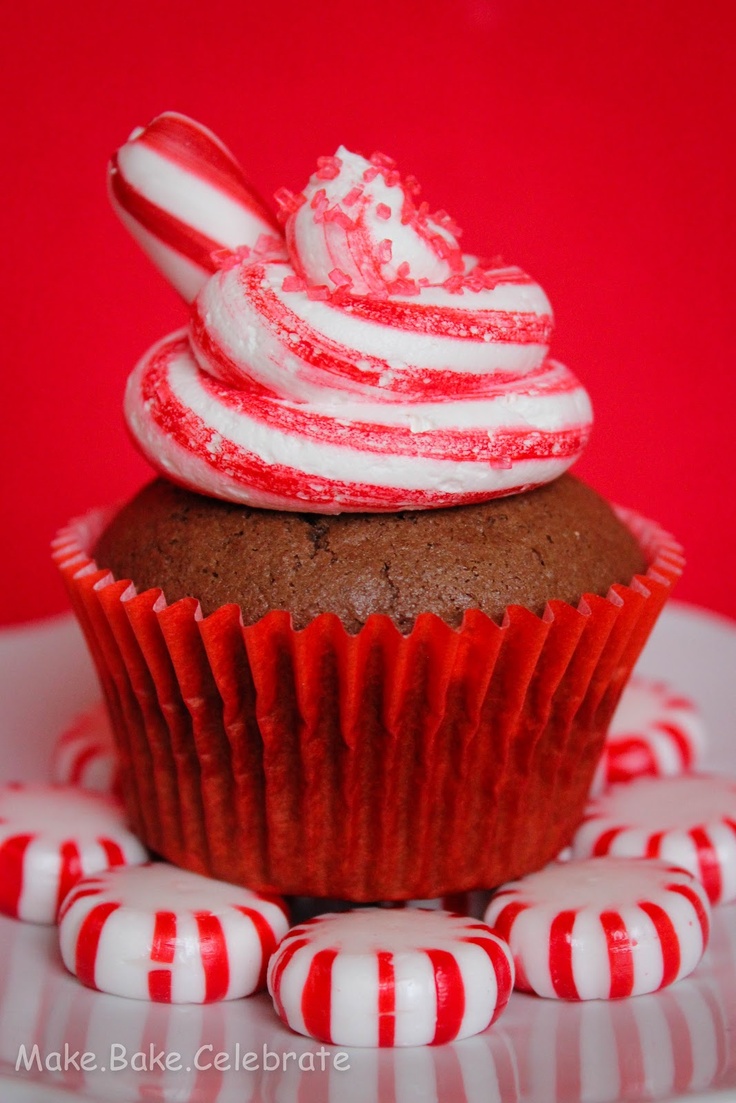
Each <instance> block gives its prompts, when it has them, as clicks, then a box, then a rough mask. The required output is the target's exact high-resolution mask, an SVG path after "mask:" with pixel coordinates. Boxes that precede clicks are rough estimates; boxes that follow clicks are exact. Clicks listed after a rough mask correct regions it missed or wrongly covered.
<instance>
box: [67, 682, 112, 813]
mask: <svg viewBox="0 0 736 1103" xmlns="http://www.w3.org/2000/svg"><path fill="white" fill-rule="evenodd" d="M51 778H52V781H54V782H56V783H58V784H61V785H78V786H79V787H80V788H81V789H92V790H93V791H95V792H98V793H118V792H119V791H120V774H119V765H118V755H117V751H116V750H115V741H114V739H113V734H112V728H111V727H110V718H109V717H108V715H107V709H106V708H105V705H104V702H102V701H99V702H98V703H97V704H96V705H93V707H92V708H90V709H87V711H86V712H83V713H81V714H80V715H79V716H77V717H76V719H75V720H74V721H73V723H72V724H70V726H69V727H68V728H67V729H66V730H65V731H63V732H62V734H61V735H60V736H59V738H58V740H57V742H56V746H55V747H54V751H53V756H52V759H51Z"/></svg>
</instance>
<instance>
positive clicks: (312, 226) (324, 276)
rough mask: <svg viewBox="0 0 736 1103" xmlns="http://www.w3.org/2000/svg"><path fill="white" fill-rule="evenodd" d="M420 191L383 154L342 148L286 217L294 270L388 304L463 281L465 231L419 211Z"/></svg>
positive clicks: (325, 163)
mask: <svg viewBox="0 0 736 1103" xmlns="http://www.w3.org/2000/svg"><path fill="white" fill-rule="evenodd" d="M418 191H419V187H418V185H417V184H416V182H415V181H413V180H412V179H409V180H402V179H401V177H400V176H399V173H398V172H397V170H396V168H395V165H394V162H393V161H392V160H391V158H389V157H386V156H385V155H384V154H380V153H378V154H376V153H374V155H373V157H372V158H371V159H370V160H366V158H365V157H361V156H360V155H359V154H357V153H350V151H349V150H347V149H345V148H344V147H343V146H340V148H339V149H338V151H337V153H336V154H335V156H334V157H323V158H320V164H319V168H318V169H317V172H316V173H314V175H313V176H312V177H311V178H310V180H309V183H308V185H307V187H306V188H305V189H304V191H303V192H302V193H301V194H300V195H298V196H293V197H291V200H290V203H289V204H288V207H287V210H286V212H285V213H286V214H287V219H286V240H287V243H288V246H289V253H290V256H291V261H292V264H293V265H294V268H295V270H296V271H297V273H298V274H299V275H301V276H303V277H304V278H305V279H306V280H307V281H308V282H309V283H312V284H328V283H329V281H332V284H333V286H334V285H336V286H338V287H343V288H344V289H345V290H346V291H349V292H350V293H352V294H355V295H375V296H377V297H379V298H384V299H385V298H387V297H388V296H389V295H391V294H399V295H402V294H403V295H406V294H409V295H411V294H418V293H419V290H420V287H421V286H422V284H440V283H442V282H443V281H444V280H446V279H449V278H450V277H451V276H452V275H455V274H458V273H462V272H463V271H464V268H465V266H464V263H463V257H462V253H461V251H460V246H459V244H458V241H457V236H458V234H459V231H458V230H457V228H456V227H454V226H453V225H452V223H451V221H450V219H449V217H448V216H446V215H445V216H444V218H443V221H442V222H440V221H438V216H434V217H430V216H429V214H428V211H427V209H426V208H427V205H426V204H424V203H423V204H420V205H419V206H417V204H416V203H415V201H414V200H415V197H416V196H417V194H418ZM289 208H290V209H289ZM439 217H440V218H442V216H441V215H440V216H439Z"/></svg>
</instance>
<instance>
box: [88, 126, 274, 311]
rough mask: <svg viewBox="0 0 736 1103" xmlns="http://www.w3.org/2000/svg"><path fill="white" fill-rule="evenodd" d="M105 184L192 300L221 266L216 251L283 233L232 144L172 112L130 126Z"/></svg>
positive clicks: (140, 238) (134, 230) (146, 247)
mask: <svg viewBox="0 0 736 1103" xmlns="http://www.w3.org/2000/svg"><path fill="white" fill-rule="evenodd" d="M108 183H109V192H110V199H111V202H112V205H113V207H114V208H115V210H116V211H117V213H118V215H119V216H120V218H121V220H122V222H123V223H124V224H125V226H126V227H127V228H128V230H129V231H130V232H131V234H132V235H133V237H134V238H135V239H136V241H137V242H138V244H139V245H140V246H141V248H142V249H143V251H144V252H145V253H146V254H147V255H148V257H149V258H150V259H151V260H152V261H153V263H154V264H155V265H156V266H157V267H158V268H159V269H160V270H161V271H162V272H163V274H164V276H166V278H167V279H168V280H169V282H170V283H172V284H173V286H174V287H175V288H176V290H177V291H178V292H179V293H180V294H181V295H182V296H183V297H184V298H185V299H186V300H187V301H190V300H191V299H193V298H194V296H195V295H196V293H197V291H198V290H199V288H200V287H201V286H202V285H203V283H204V282H205V281H206V279H207V278H208V277H209V276H210V275H211V274H212V273H213V272H214V271H215V270H216V268H217V261H216V260H214V259H213V257H212V254H213V253H216V252H217V251H218V250H223V249H224V250H230V251H233V252H234V251H235V250H237V249H238V248H240V247H242V246H248V247H251V248H252V247H255V246H256V245H257V244H258V241H259V239H260V238H261V235H266V236H267V237H269V238H280V230H279V228H278V224H277V222H276V220H275V218H274V216H273V215H272V214H271V212H270V211H269V210H268V208H267V207H266V205H265V203H264V202H263V200H262V199H261V198H260V197H259V196H258V194H257V193H256V192H255V191H254V190H253V189H252V188H251V186H250V184H249V183H248V182H247V180H246V179H245V176H244V175H243V171H242V169H241V168H240V166H239V165H238V163H237V161H236V160H235V158H234V157H233V155H232V153H231V152H230V151H229V150H228V149H227V147H226V146H224V145H223V144H222V142H221V141H220V140H219V138H217V137H216V136H215V135H214V134H213V133H212V131H211V130H208V129H207V128H206V127H204V126H202V125H201V124H200V123H197V122H195V121H194V120H193V119H189V118H187V116H186V115H180V114H178V113H177V112H174V111H167V112H165V113H164V114H163V115H159V116H158V117H157V118H155V119H154V120H153V122H151V123H149V125H148V126H147V127H143V128H139V129H137V130H134V131H133V133H132V134H131V136H130V138H129V139H128V141H127V142H126V143H125V145H123V146H121V147H120V149H119V150H118V151H117V153H115V154H113V156H112V158H111V160H110V164H109V168H108Z"/></svg>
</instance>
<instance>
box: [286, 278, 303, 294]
mask: <svg viewBox="0 0 736 1103" xmlns="http://www.w3.org/2000/svg"><path fill="white" fill-rule="evenodd" d="M306 286H307V285H306V282H305V281H304V280H303V279H302V278H301V276H284V282H283V283H282V284H281V290H282V291H304V289H305V288H306Z"/></svg>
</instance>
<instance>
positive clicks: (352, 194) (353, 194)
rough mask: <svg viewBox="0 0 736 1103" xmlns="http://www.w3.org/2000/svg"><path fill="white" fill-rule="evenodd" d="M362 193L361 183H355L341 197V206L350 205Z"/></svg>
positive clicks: (355, 201) (356, 200)
mask: <svg viewBox="0 0 736 1103" xmlns="http://www.w3.org/2000/svg"><path fill="white" fill-rule="evenodd" d="M362 194H363V187H362V185H361V184H356V185H355V187H354V188H351V189H350V191H349V192H348V194H347V195H346V196H345V197H344V198H343V201H342V202H343V206H345V207H352V205H353V203H357V202H358V200H359V199H360V197H361V195H362Z"/></svg>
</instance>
